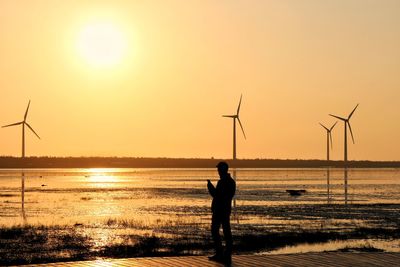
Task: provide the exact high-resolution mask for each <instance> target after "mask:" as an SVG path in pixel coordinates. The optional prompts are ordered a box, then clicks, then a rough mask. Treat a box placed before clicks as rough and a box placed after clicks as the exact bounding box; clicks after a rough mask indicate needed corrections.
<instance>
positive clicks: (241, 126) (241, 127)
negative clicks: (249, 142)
mask: <svg viewBox="0 0 400 267" xmlns="http://www.w3.org/2000/svg"><path fill="white" fill-rule="evenodd" d="M237 120H238V122H239V125H240V129H242V133H243V136H244V139H246V134H245V133H244V130H243V125H242V123H241V122H240V119H239V118H237Z"/></svg>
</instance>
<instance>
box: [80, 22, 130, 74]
mask: <svg viewBox="0 0 400 267" xmlns="http://www.w3.org/2000/svg"><path fill="white" fill-rule="evenodd" d="M126 47H127V44H126V38H125V36H124V34H123V32H122V31H121V30H120V28H118V27H117V25H115V24H113V23H110V22H93V23H90V24H88V25H86V26H85V27H84V28H83V29H82V30H81V31H80V33H79V36H78V42H77V49H78V52H79V54H80V56H81V57H82V58H83V59H85V60H86V62H87V63H88V64H90V65H92V66H94V67H111V66H114V65H116V64H118V63H120V62H121V61H122V59H123V57H124V55H125V52H126V51H125V50H126Z"/></svg>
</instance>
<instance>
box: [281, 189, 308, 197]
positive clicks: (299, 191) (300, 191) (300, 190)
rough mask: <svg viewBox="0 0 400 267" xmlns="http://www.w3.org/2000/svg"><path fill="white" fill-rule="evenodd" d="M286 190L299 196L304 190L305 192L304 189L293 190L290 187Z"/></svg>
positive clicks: (292, 194)
mask: <svg viewBox="0 0 400 267" xmlns="http://www.w3.org/2000/svg"><path fill="white" fill-rule="evenodd" d="M286 192H288V193H289V194H290V195H291V196H301V195H302V194H304V193H305V192H307V191H306V190H304V189H299V190H295V189H291V190H289V189H288V190H286Z"/></svg>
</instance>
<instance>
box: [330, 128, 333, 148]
mask: <svg viewBox="0 0 400 267" xmlns="http://www.w3.org/2000/svg"><path fill="white" fill-rule="evenodd" d="M329 139H330V140H331V149H333V142H332V133H331V132H330V131H329Z"/></svg>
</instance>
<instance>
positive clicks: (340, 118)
mask: <svg viewBox="0 0 400 267" xmlns="http://www.w3.org/2000/svg"><path fill="white" fill-rule="evenodd" d="M329 116H332V117H334V118H336V119H339V120H342V121H347V120H346V119H345V118H342V117H339V116H336V115H332V114H329Z"/></svg>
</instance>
